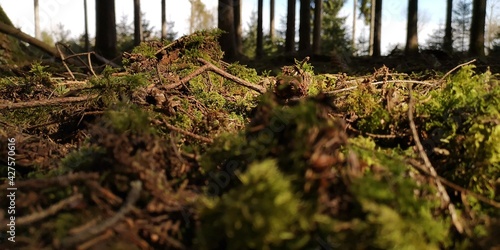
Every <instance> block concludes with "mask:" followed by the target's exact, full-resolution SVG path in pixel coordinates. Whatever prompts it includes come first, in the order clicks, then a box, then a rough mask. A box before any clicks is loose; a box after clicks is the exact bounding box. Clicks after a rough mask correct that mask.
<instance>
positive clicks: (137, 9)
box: [134, 0, 142, 46]
mask: <svg viewBox="0 0 500 250" xmlns="http://www.w3.org/2000/svg"><path fill="white" fill-rule="evenodd" d="M141 23H142V18H141V0H134V45H135V46H137V45H139V44H140V43H141V42H142V24H141Z"/></svg>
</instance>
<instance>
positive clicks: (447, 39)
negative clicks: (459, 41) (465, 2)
mask: <svg viewBox="0 0 500 250" xmlns="http://www.w3.org/2000/svg"><path fill="white" fill-rule="evenodd" d="M446 2H447V3H446V24H445V28H444V41H443V50H444V51H446V52H448V53H452V52H453V40H452V39H453V33H452V29H451V20H452V19H451V18H452V14H453V0H448V1H446Z"/></svg>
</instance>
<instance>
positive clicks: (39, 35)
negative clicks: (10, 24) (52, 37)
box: [33, 0, 42, 39]
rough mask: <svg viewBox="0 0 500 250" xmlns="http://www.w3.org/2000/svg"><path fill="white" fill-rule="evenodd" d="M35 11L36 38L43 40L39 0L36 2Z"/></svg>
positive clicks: (35, 0)
mask: <svg viewBox="0 0 500 250" xmlns="http://www.w3.org/2000/svg"><path fill="white" fill-rule="evenodd" d="M33 3H34V5H35V6H34V10H35V38H36V39H41V38H42V31H41V30H40V8H39V5H38V0H34V1H33Z"/></svg>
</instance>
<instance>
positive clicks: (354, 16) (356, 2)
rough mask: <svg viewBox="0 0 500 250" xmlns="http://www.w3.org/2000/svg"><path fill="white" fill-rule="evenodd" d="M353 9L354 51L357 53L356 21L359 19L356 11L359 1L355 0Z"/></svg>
mask: <svg viewBox="0 0 500 250" xmlns="http://www.w3.org/2000/svg"><path fill="white" fill-rule="evenodd" d="M352 2H353V9H352V45H351V46H352V51H353V53H356V19H357V18H358V16H357V14H356V10H357V8H358V6H357V5H358V0H354V1H352Z"/></svg>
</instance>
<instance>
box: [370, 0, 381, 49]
mask: <svg viewBox="0 0 500 250" xmlns="http://www.w3.org/2000/svg"><path fill="white" fill-rule="evenodd" d="M381 37H382V0H376V1H375V26H374V27H373V55H372V56H374V57H379V56H380V45H381V44H380V40H381Z"/></svg>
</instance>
